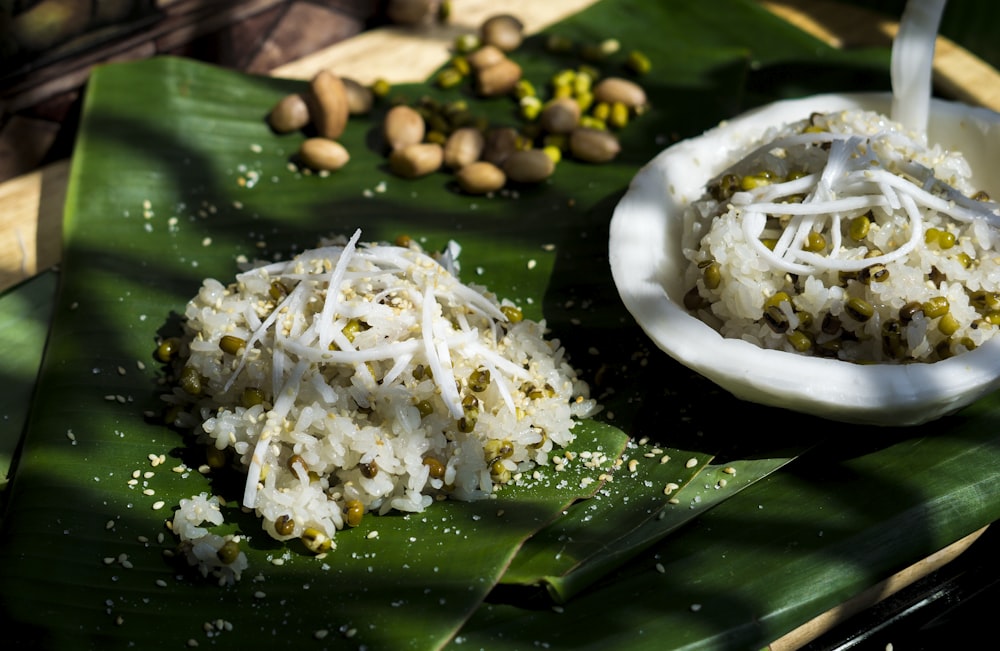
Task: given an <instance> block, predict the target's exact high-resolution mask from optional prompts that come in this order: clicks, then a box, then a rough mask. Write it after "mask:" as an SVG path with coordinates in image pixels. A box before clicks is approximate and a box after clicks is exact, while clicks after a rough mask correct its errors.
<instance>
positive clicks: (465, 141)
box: [444, 127, 485, 170]
mask: <svg viewBox="0 0 1000 651" xmlns="http://www.w3.org/2000/svg"><path fill="white" fill-rule="evenodd" d="M484 144H485V139H484V138H483V134H482V133H481V132H480V131H479V129H476V128H474V127H462V128H460V129H455V130H454V131H453V132H452V133H451V135H450V136H448V140H446V141H445V143H444V164H445V166H447V167H449V168H451V169H454V170H457V169H462V168H463V167H465V166H466V165H468V164H469V163H473V162H475V161H477V160H479V157H480V156H482V154H483V146H484Z"/></svg>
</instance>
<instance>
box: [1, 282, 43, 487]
mask: <svg viewBox="0 0 1000 651" xmlns="http://www.w3.org/2000/svg"><path fill="white" fill-rule="evenodd" d="M55 286H56V274H55V272H54V271H47V272H44V273H41V274H39V275H37V276H35V277H34V278H30V279H28V280H26V281H24V282H22V283H20V284H19V285H17V286H16V287H13V288H11V289H10V290H8V291H6V292H4V293H3V295H0V350H3V351H4V367H3V371H2V372H0V383H2V384H3V386H4V391H3V392H2V394H0V490H3V489H4V488H6V486H7V478H8V472H9V471H10V468H11V463H12V461H13V460H14V457H15V455H16V454H17V448H18V445H19V444H20V441H21V432H22V431H23V430H24V423H25V420H26V419H27V415H28V414H27V410H26V409H25V406H26V405H27V404H28V403H29V402H30V401H31V396H32V393H33V392H34V387H35V378H36V376H37V375H38V366H39V365H40V364H41V361H42V353H43V351H44V350H45V338H46V336H47V335H48V331H49V321H50V320H51V318H52V295H53V293H54V292H55Z"/></svg>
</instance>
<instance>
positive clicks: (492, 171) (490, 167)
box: [455, 161, 507, 194]
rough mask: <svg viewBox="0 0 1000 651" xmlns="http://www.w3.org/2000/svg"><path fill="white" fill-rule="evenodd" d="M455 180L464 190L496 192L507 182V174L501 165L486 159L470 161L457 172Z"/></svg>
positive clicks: (469, 191) (478, 192)
mask: <svg viewBox="0 0 1000 651" xmlns="http://www.w3.org/2000/svg"><path fill="white" fill-rule="evenodd" d="M455 181H457V182H458V187H459V188H461V189H462V191H463V192H466V193H468V194H487V193H489V192H496V191H497V190H499V189H500V188H502V187H503V186H504V184H505V183H507V176H506V175H505V174H504V173H503V170H501V169H500V168H499V167H497V166H496V165H494V164H493V163H487V162H486V161H476V162H475V163H469V164H468V165H466V166H465V167H463V168H462V169H460V170H458V172H456V174H455Z"/></svg>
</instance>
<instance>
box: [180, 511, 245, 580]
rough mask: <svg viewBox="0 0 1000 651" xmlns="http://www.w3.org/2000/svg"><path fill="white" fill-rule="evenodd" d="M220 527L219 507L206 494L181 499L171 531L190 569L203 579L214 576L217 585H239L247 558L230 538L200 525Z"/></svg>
mask: <svg viewBox="0 0 1000 651" xmlns="http://www.w3.org/2000/svg"><path fill="white" fill-rule="evenodd" d="M206 522H207V523H209V524H210V525H215V526H217V525H220V524H222V523H223V517H222V510H221V504H220V503H219V498H218V497H216V496H214V495H213V496H211V497H210V496H209V495H208V493H201V494H199V495H195V496H193V497H191V498H190V499H182V500H181V501H180V506H179V508H178V509H177V511H176V512H174V518H173V520H172V521H171V523H170V525H171V526H170V528H171V530H172V531H173V532H174V534H175V535H176V536H177V537H178V538H180V541H181V544H180V547H181V550H182V551H183V552H184V555H185V557H186V558H187V561H188V563H189V564H190V565H193V566H196V567H197V568H198V570H199V571H200V572H201V575H202V576H205V577H207V576H213V577H216V578H217V579H218V580H219V585H231V584H232V583H234V582H236V581H239V580H240V576H241V575H242V573H243V570H245V569H246V568H247V565H248V562H247V556H246V554H244V553H243V552H241V551H238V549H239V547H238V543H237V542H236V541H235V540H234V539H233V536H231V535H230V536H225V537H223V536H219V535H216V534H214V533H211V532H209V530H208V529H207V528H205V527H203V526H202V525H203V524H205V523H206Z"/></svg>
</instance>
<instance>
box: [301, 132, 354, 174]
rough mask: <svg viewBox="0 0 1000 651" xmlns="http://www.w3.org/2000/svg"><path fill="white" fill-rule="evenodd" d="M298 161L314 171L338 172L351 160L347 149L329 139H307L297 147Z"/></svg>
mask: <svg viewBox="0 0 1000 651" xmlns="http://www.w3.org/2000/svg"><path fill="white" fill-rule="evenodd" d="M299 160H301V161H302V163H303V164H304V165H305V166H306V167H309V168H312V169H314V170H328V171H334V170H339V169H340V168H341V167H343V166H344V165H347V162H348V161H349V160H351V156H350V154H349V153H348V152H347V149H346V148H345V147H344V146H343V145H341V144H340V143H339V142H337V141H336V140H330V139H329V138H307V139H306V140H305V141H303V142H302V144H301V145H300V146H299Z"/></svg>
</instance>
